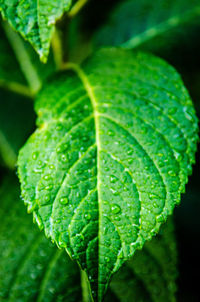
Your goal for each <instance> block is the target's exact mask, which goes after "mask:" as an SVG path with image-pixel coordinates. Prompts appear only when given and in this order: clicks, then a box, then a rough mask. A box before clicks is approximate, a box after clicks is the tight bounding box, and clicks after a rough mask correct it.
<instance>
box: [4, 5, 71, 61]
mask: <svg viewBox="0 0 200 302" xmlns="http://www.w3.org/2000/svg"><path fill="white" fill-rule="evenodd" d="M70 6H71V0H60V1H58V0H57V1H49V0H40V1H36V0H25V1H23V0H20V1H18V0H12V1H10V0H0V11H1V12H2V15H3V17H4V18H5V19H6V20H8V21H9V23H10V24H11V25H12V27H13V28H14V29H15V30H16V31H18V32H19V33H20V34H21V35H22V36H23V37H24V38H25V39H26V40H28V41H29V42H30V43H31V44H32V45H33V47H34V48H35V49H36V51H37V52H38V53H39V55H40V58H41V60H43V61H46V59H47V56H48V53H49V46H50V40H51V36H52V33H53V30H54V26H55V22H56V20H57V19H58V18H60V17H61V16H62V14H63V13H64V12H65V11H68V10H69V8H70Z"/></svg>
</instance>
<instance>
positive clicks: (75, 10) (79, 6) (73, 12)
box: [68, 0, 88, 18]
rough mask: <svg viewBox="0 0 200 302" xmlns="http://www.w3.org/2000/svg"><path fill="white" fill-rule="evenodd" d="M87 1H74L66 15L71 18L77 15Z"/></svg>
mask: <svg viewBox="0 0 200 302" xmlns="http://www.w3.org/2000/svg"><path fill="white" fill-rule="evenodd" d="M87 2H88V0H79V1H78V2H76V3H75V4H74V6H73V7H72V9H71V10H70V12H69V13H68V17H69V18H73V17H74V16H75V15H77V14H78V13H79V11H80V10H81V9H82V8H83V6H84V5H85V4H86V3H87Z"/></svg>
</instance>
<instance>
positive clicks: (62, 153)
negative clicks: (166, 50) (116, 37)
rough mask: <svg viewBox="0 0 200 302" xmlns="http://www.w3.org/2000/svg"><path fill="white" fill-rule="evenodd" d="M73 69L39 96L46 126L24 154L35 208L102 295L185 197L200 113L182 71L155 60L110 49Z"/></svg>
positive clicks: (22, 168) (27, 189)
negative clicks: (111, 280) (183, 193)
mask: <svg viewBox="0 0 200 302" xmlns="http://www.w3.org/2000/svg"><path fill="white" fill-rule="evenodd" d="M69 69H71V71H68V72H65V73H63V74H61V75H58V76H56V79H54V80H52V82H51V83H49V84H48V85H47V86H46V88H44V89H43V90H42V91H41V93H40V95H39V97H38V99H37V101H36V111H37V113H38V116H39V118H38V121H37V123H38V127H39V128H38V129H37V131H36V132H35V133H34V134H33V135H32V136H31V137H30V139H29V140H28V142H27V144H26V145H25V147H24V148H23V149H22V150H21V151H20V156H19V162H18V164H19V176H20V180H21V185H22V195H23V198H24V200H25V203H26V204H27V206H28V210H29V211H33V213H34V217H35V219H36V221H37V223H38V224H39V226H40V228H44V231H45V233H46V235H47V236H50V237H51V238H52V239H53V240H55V241H56V243H57V244H58V245H60V246H62V247H65V248H66V249H67V251H68V253H69V254H70V255H71V256H72V257H73V258H75V259H77V261H78V262H79V263H80V264H81V266H82V268H83V269H85V270H86V271H87V274H88V276H89V281H90V283H91V286H92V291H93V296H94V299H95V300H98V301H101V299H102V297H103V294H104V292H105V289H106V287H107V284H108V281H109V279H110V277H111V276H112V274H113V273H114V272H116V271H117V270H118V269H119V267H120V266H121V265H122V263H123V262H124V261H125V260H126V259H128V258H129V257H130V256H132V255H133V254H134V253H135V251H136V249H138V248H141V247H142V246H143V244H144V242H145V241H146V240H149V239H150V238H151V237H152V236H153V235H154V234H155V233H156V232H158V230H159V227H160V225H161V223H162V222H163V221H164V220H165V219H166V217H167V215H169V214H170V213H172V210H173V208H174V206H175V204H177V203H179V202H180V193H181V192H183V191H184V187H185V183H186V182H187V176H188V174H189V173H190V172H191V164H192V163H193V162H194V153H195V150H196V141H197V118H196V117H195V112H194V108H193V105H192V102H191V100H190V97H189V95H188V93H187V91H186V89H185V88H184V86H183V83H182V81H181V79H180V76H179V75H178V74H177V73H176V71H175V70H174V69H173V68H172V67H170V66H169V65H168V64H166V63H165V62H164V61H162V60H161V59H158V58H156V57H154V56H151V55H147V54H143V53H132V52H130V51H127V50H120V49H115V48H113V49H103V50H101V51H99V52H97V53H96V54H95V55H94V56H93V57H92V58H91V59H90V60H89V61H88V62H87V63H86V64H85V65H84V66H83V68H80V67H78V66H77V65H74V64H71V65H69Z"/></svg>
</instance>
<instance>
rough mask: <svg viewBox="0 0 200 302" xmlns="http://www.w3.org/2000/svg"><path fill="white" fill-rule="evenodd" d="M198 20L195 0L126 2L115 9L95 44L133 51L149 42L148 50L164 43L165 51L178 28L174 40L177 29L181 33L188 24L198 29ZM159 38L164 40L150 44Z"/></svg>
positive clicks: (196, 1) (197, 6)
mask: <svg viewBox="0 0 200 302" xmlns="http://www.w3.org/2000/svg"><path fill="white" fill-rule="evenodd" d="M199 18H200V4H199V1H198V0H191V1H187V0H176V1H174V0H155V1H152V2H151V1H148V0H126V1H122V3H120V4H118V5H117V7H116V8H115V10H114V11H113V13H112V14H111V16H110V18H109V21H108V22H107V24H106V25H104V26H103V27H102V28H101V29H100V30H99V31H98V33H97V34H96V37H95V43H96V44H98V45H113V46H116V45H121V46H122V47H124V48H135V47H139V46H141V45H143V44H145V43H147V42H148V41H151V43H150V47H148V48H151V49H152V48H155V47H156V48H157V47H158V45H159V46H161V45H162V44H163V43H165V50H166V49H167V47H168V45H167V43H168V44H170V43H169V41H170V39H171V40H172V36H171V37H169V35H170V33H171V35H172V33H173V31H175V30H176V29H177V28H178V30H177V31H176V33H175V34H174V37H175V39H177V38H178V36H179V35H180V28H182V27H183V28H182V31H183V32H184V31H185V28H184V26H186V25H187V24H190V23H191V24H194V23H196V24H198V25H199V24H200V22H199ZM166 35H167V39H166ZM162 36H164V37H165V39H163V40H162V39H158V40H156V41H154V40H153V39H155V38H159V37H162ZM169 38H170V39H169ZM175 39H174V40H175ZM166 41H167V43H166Z"/></svg>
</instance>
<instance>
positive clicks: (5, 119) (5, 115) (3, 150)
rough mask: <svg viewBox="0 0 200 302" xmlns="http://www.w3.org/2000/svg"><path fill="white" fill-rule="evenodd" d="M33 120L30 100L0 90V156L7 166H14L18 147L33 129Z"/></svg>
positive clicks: (12, 167)
mask: <svg viewBox="0 0 200 302" xmlns="http://www.w3.org/2000/svg"><path fill="white" fill-rule="evenodd" d="M34 122H35V114H34V110H33V102H32V100H30V99H27V98H26V97H22V96H19V95H18V94H14V93H11V92H9V91H6V90H3V89H2V90H0V157H1V160H2V161H3V164H4V165H6V166H7V167H9V168H11V169H14V168H15V165H16V161H17V155H18V152H19V149H20V148H21V147H22V145H23V144H24V143H25V141H26V139H27V137H28V136H29V135H30V133H31V132H32V131H33V129H34ZM0 164H2V163H0Z"/></svg>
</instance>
